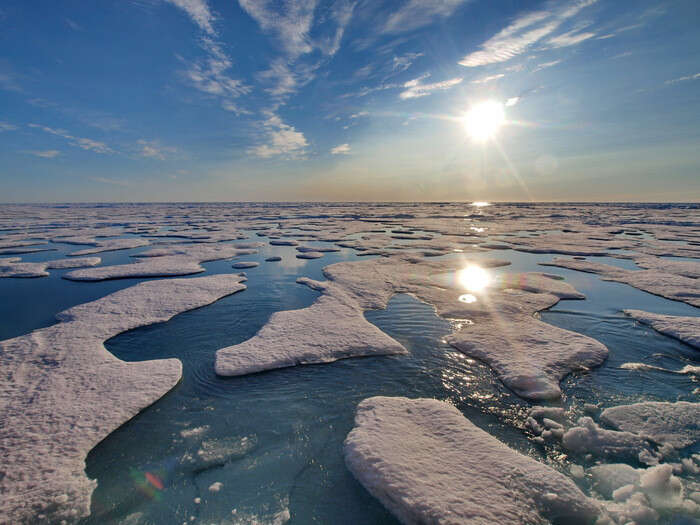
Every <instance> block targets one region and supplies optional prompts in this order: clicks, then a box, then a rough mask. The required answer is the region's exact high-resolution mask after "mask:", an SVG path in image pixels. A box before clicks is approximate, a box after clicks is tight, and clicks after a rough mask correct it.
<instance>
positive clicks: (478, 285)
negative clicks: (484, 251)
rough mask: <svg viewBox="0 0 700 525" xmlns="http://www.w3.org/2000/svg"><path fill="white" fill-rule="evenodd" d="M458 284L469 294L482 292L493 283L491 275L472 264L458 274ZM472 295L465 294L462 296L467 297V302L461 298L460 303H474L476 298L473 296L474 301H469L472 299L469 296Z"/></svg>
mask: <svg viewBox="0 0 700 525" xmlns="http://www.w3.org/2000/svg"><path fill="white" fill-rule="evenodd" d="M457 282H458V283H459V284H460V286H462V288H464V289H465V290H467V291H469V292H481V291H483V290H484V289H485V288H486V287H487V286H488V285H489V284H490V283H491V274H490V273H489V272H488V271H486V270H484V269H483V268H482V267H481V266H477V265H476V264H470V265H469V266H467V267H465V268H462V269H461V270H459V271H458V272H457ZM470 295H471V294H465V295H464V296H462V297H465V300H462V297H460V301H462V302H466V303H469V302H474V301H475V300H476V298H475V297H474V296H473V295H471V297H472V298H474V300H469V299H470V298H469V297H467V296H470Z"/></svg>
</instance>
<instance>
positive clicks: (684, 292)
mask: <svg viewBox="0 0 700 525" xmlns="http://www.w3.org/2000/svg"><path fill="white" fill-rule="evenodd" d="M540 264H542V265H545V266H559V267H561V268H569V269H570V270H579V271H582V272H589V273H595V274H598V275H600V277H601V279H603V280H606V281H616V282H620V283H625V284H629V285H630V286H634V287H635V288H638V289H640V290H643V291H645V292H649V293H652V294H655V295H659V296H661V297H665V298H666V299H671V300H673V301H682V302H684V303H688V304H690V305H692V306H696V307H699V308H700V280H699V279H693V278H690V277H684V276H682V275H677V274H674V273H667V272H665V271H660V270H626V269H624V268H619V267H617V266H612V265H609V264H603V263H598V262H591V261H587V260H579V259H562V258H561V257H555V258H554V260H553V261H552V262H543V263H540Z"/></svg>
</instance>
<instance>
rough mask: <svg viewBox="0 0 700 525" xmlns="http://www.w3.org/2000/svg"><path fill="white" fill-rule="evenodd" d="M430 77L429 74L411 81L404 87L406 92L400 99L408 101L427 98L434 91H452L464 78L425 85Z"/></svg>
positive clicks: (400, 95) (400, 94)
mask: <svg viewBox="0 0 700 525" xmlns="http://www.w3.org/2000/svg"><path fill="white" fill-rule="evenodd" d="M429 76H430V74H429V73H426V74H425V75H422V76H420V77H418V78H414V79H413V80H409V81H408V82H406V83H405V84H404V85H403V87H404V88H405V90H404V91H402V92H401V93H399V98H400V99H402V100H406V99H409V98H420V97H425V96H428V95H431V94H432V93H433V92H434V91H444V90H446V89H450V88H452V87H454V86H456V85H457V84H460V83H461V82H462V80H464V79H463V78H460V77H457V78H451V79H449V80H443V81H441V82H433V83H431V84H423V83H422V81H423V80H424V79H426V78H428V77H429Z"/></svg>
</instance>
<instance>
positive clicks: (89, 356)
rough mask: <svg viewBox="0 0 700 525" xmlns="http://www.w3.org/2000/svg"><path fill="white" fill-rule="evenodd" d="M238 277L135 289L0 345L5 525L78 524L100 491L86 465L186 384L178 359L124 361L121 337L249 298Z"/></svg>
mask: <svg viewBox="0 0 700 525" xmlns="http://www.w3.org/2000/svg"><path fill="white" fill-rule="evenodd" d="M243 280H245V278H244V277H242V276H239V275H213V276H209V277H200V278H195V279H170V280H160V281H151V282H145V283H140V284H137V285H136V286H132V287H130V288H126V289H124V290H120V291H118V292H115V293H113V294H111V295H108V296H106V297H103V298H101V299H98V300H96V301H93V302H90V303H86V304H82V305H78V306H75V307H73V308H70V309H68V310H65V311H64V312H61V313H60V314H58V316H57V318H58V319H59V321H60V322H59V323H58V324H55V325H53V326H50V327H48V328H42V329H39V330H35V331H33V332H31V333H29V334H27V335H23V336H20V337H16V338H14V339H8V340H6V341H2V342H0V370H2V382H1V383H0V412H1V413H2V425H1V426H0V456H1V457H2V462H1V464H0V494H2V497H1V498H0V522H2V523H13V524H14V523H34V522H36V521H37V520H39V521H41V520H42V519H45V520H46V521H49V522H59V521H61V520H68V521H75V520H76V519H78V518H80V517H83V516H86V515H88V514H89V512H90V495H91V494H92V491H93V490H94V488H95V486H96V482H95V481H94V480H90V479H88V478H87V476H86V475H85V457H86V456H87V454H88V452H89V451H90V450H91V449H92V448H93V447H94V446H95V445H97V443H99V442H100V441H101V440H102V439H104V438H105V437H106V436H107V435H108V434H109V433H110V432H112V431H113V430H115V429H116V428H117V427H119V426H120V425H121V424H123V423H124V422H126V421H128V420H129V419H131V418H132V417H134V416H135V415H136V414H138V413H139V411H141V410H143V409H144V408H145V407H147V406H149V405H150V404H152V403H153V402H155V401H156V400H157V399H159V398H160V397H161V396H163V395H164V394H165V393H166V392H168V391H169V390H170V389H171V388H172V387H173V386H175V384H177V382H178V381H179V380H180V377H181V374H182V365H181V363H180V362H179V361H178V360H177V359H162V360H156V361H142V362H130V363H127V362H124V361H121V360H119V359H117V358H116V357H114V356H113V355H112V354H111V353H110V352H109V351H107V350H106V349H105V347H104V346H103V343H104V341H106V340H107V339H109V338H111V337H114V336H115V335H117V334H119V333H121V332H124V331H127V330H131V329H133V328H137V327H139V326H145V325H149V324H153V323H158V322H163V321H167V320H168V319H170V318H172V317H173V316H175V315H177V314H179V313H181V312H184V311H187V310H192V309H194V308H199V307H201V306H205V305H207V304H210V303H212V302H214V301H216V300H218V299H220V298H221V297H224V296H226V295H229V294H232V293H234V292H238V291H240V290H243V289H245V285H244V284H242V282H241V281H243Z"/></svg>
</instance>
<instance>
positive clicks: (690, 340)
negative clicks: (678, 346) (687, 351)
mask: <svg viewBox="0 0 700 525" xmlns="http://www.w3.org/2000/svg"><path fill="white" fill-rule="evenodd" d="M624 312H625V314H627V315H629V316H630V317H632V318H633V319H635V320H637V321H639V322H640V323H642V324H646V325H649V326H651V327H652V328H653V329H654V330H656V331H657V332H659V333H662V334H664V335H667V336H669V337H673V338H675V339H678V340H679V341H683V342H684V343H686V344H688V345H690V346H693V347H695V348H698V349H700V317H688V316H680V315H662V314H654V313H651V312H644V311H642V310H624Z"/></svg>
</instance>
